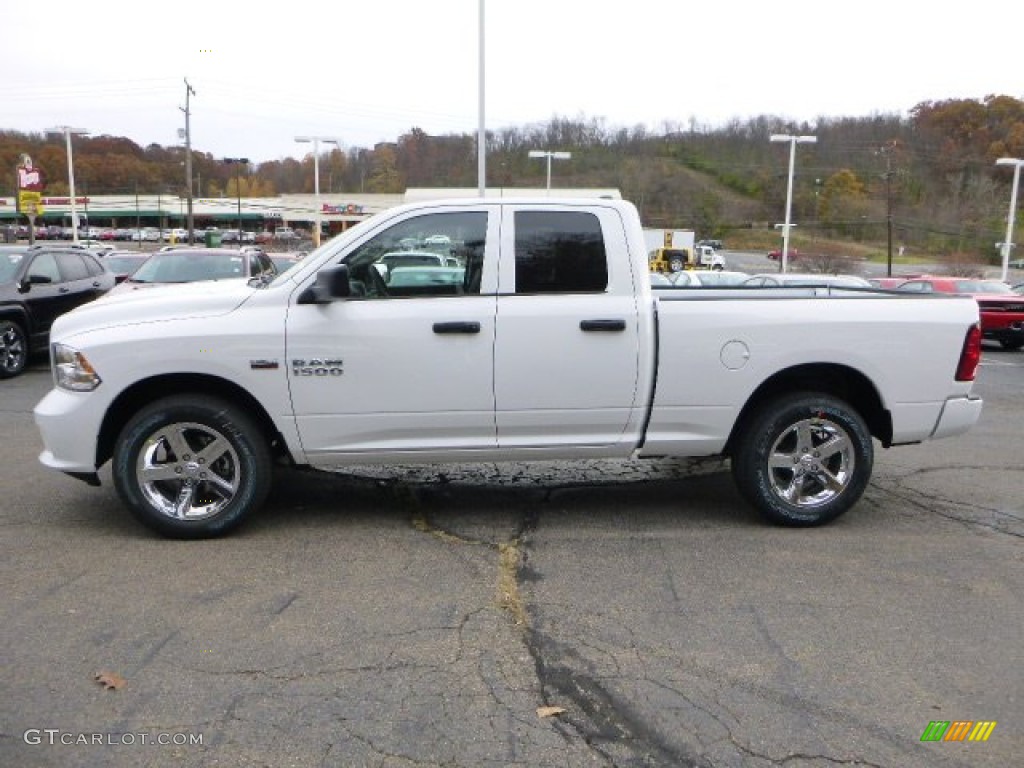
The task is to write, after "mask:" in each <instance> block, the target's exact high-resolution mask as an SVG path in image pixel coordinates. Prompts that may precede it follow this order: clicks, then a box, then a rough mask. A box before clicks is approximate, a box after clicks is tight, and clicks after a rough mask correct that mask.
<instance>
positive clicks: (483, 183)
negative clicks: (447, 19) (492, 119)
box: [476, 0, 487, 197]
mask: <svg viewBox="0 0 1024 768" xmlns="http://www.w3.org/2000/svg"><path fill="white" fill-rule="evenodd" d="M479 15H480V33H479V39H480V42H479V47H480V74H479V78H480V83H479V88H480V105H479V112H480V115H479V118H480V124H479V126H478V127H477V132H476V185H477V193H478V194H479V195H480V197H483V196H484V195H486V194H487V123H486V121H485V120H484V0H480V14H479Z"/></svg>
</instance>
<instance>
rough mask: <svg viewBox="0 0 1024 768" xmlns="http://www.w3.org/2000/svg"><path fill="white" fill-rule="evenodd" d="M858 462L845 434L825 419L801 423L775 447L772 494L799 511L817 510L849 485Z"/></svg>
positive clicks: (770, 475) (771, 456) (786, 432)
mask: <svg viewBox="0 0 1024 768" xmlns="http://www.w3.org/2000/svg"><path fill="white" fill-rule="evenodd" d="M855 467H856V458H855V452H854V447H853V443H852V441H851V440H850V436H849V435H848V434H847V433H846V431H845V430H844V429H843V428H842V427H840V426H839V425H838V424H836V423H835V422H833V421H829V420H828V419H823V418H809V419H802V420H800V421H798V422H796V423H795V424H793V425H792V426H790V427H789V428H788V429H786V430H784V431H783V432H782V433H781V434H780V435H779V438H778V439H777V440H776V441H775V443H774V444H773V445H772V448H771V452H770V454H769V458H768V478H769V483H770V484H771V490H772V492H773V493H774V494H775V495H777V496H778V497H779V498H780V499H782V500H784V501H786V502H788V503H789V504H793V505H795V506H798V507H815V506H818V505H820V504H827V503H828V502H830V501H832V500H833V499H835V498H836V497H837V496H839V495H840V494H841V493H842V492H843V491H844V490H846V487H847V486H848V485H849V484H850V482H851V480H852V478H853V475H854V469H855Z"/></svg>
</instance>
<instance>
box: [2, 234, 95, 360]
mask: <svg viewBox="0 0 1024 768" xmlns="http://www.w3.org/2000/svg"><path fill="white" fill-rule="evenodd" d="M113 287H114V275H113V273H112V272H111V271H110V270H108V269H107V268H106V267H104V266H103V264H102V263H101V262H100V260H99V259H97V258H96V257H95V256H94V255H93V254H91V253H89V252H88V251H86V250H76V249H73V248H61V247H59V246H41V247H40V246H36V247H32V248H28V249H25V250H15V249H11V250H2V249H0V379H7V378H10V377H11V376H17V375H18V374H19V373H21V372H22V371H23V370H24V369H25V364H26V363H27V362H28V357H29V355H30V354H31V353H33V352H37V351H42V350H45V349H46V347H47V345H48V344H49V339H50V326H51V325H53V321H54V320H55V319H56V318H57V317H58V316H59V315H62V314H64V313H65V312H69V311H71V310H72V309H74V308H75V307H77V306H79V305H80V304H85V303H86V302H87V301H92V300H93V299H95V298H97V297H99V296H102V295H103V294H104V293H106V292H107V291H109V290H110V289H111V288H113Z"/></svg>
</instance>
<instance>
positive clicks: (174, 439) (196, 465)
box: [135, 422, 241, 520]
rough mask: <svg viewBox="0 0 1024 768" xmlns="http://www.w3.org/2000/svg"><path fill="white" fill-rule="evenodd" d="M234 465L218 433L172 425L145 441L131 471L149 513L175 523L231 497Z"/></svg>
mask: <svg viewBox="0 0 1024 768" xmlns="http://www.w3.org/2000/svg"><path fill="white" fill-rule="evenodd" d="M240 466H241V464H240V462H239V459H238V454H237V453H236V452H235V449H234V448H233V447H232V446H231V443H230V442H229V441H228V440H227V439H226V438H225V437H224V435H222V434H221V433H220V432H218V431H217V430H215V429H213V428H212V427H210V426H209V425H206V424H197V423H194V422H177V423H172V424H168V425H166V426H164V427H161V428H160V429H159V430H158V431H156V432H154V433H153V434H152V435H150V436H149V437H148V438H147V439H146V441H145V443H144V445H143V446H142V450H141V451H140V452H139V455H138V461H137V462H136V465H135V473H136V478H137V480H138V483H139V488H140V489H141V490H142V494H143V496H145V498H146V501H147V502H148V503H149V504H150V505H152V507H153V509H155V510H157V511H158V512H160V513H161V514H163V515H166V516H167V517H170V518H174V519H176V520H202V519H204V518H208V517H212V516H214V515H216V514H217V513H218V512H220V511H221V510H223V509H224V507H226V506H227V505H228V504H230V503H231V500H232V499H234V498H235V494H237V493H238V490H239V486H240V483H241V477H240Z"/></svg>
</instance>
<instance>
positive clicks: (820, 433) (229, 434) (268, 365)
mask: <svg viewBox="0 0 1024 768" xmlns="http://www.w3.org/2000/svg"><path fill="white" fill-rule="evenodd" d="M410 239H413V240H415V241H417V242H428V241H429V242H440V243H444V246H443V250H444V251H445V255H447V256H450V257H452V259H453V260H454V264H447V265H441V266H438V265H431V266H426V265H419V266H417V265H413V266H408V265H406V266H393V267H390V268H389V267H386V266H385V265H386V264H387V262H388V259H387V256H388V254H392V253H396V252H401V251H403V250H407V249H406V247H405V246H403V245H402V243H403V242H404V243H408V242H410ZM980 338H981V336H980V331H979V328H978V305H977V303H976V302H975V301H974V300H973V299H960V298H955V297H948V296H900V295H893V294H886V293H875V292H871V291H857V290H838V291H837V290H836V289H828V288H820V289H819V288H814V287H810V288H767V289H736V288H732V289H728V288H722V289H718V288H702V289H694V290H681V291H673V292H672V293H671V295H664V296H662V295H655V294H654V293H653V292H652V289H651V285H650V278H649V275H648V271H647V253H646V249H645V245H644V239H643V232H642V229H641V225H640V220H639V218H638V216H637V212H636V209H635V208H634V207H633V206H632V205H631V204H630V203H628V202H623V201H612V200H559V201H557V202H555V201H552V200H551V199H550V198H543V199H539V200H538V199H523V200H515V199H508V198H504V199H482V200H461V201H445V202H431V203H423V204H414V205H408V206H403V207H398V208H394V209H391V210H388V211H386V212H384V213H382V214H379V215H378V216H376V217H374V218H371V219H369V220H367V221H365V222H363V223H361V224H359V225H358V226H356V227H354V228H352V229H350V230H349V231H347V232H346V233H344V234H343V235H341V236H339V237H337V238H335V239H334V240H332V241H330V242H328V243H327V244H325V245H324V246H323V247H321V248H319V249H318V250H316V251H314V252H313V253H312V254H311V255H309V256H308V257H306V258H305V259H304V260H303V261H302V262H300V263H299V264H298V265H296V266H295V267H293V268H292V269H290V270H289V271H287V272H285V273H284V274H282V275H280V276H278V277H277V278H275V279H273V281H272V282H270V283H268V284H267V283H263V282H258V281H253V282H250V283H249V284H245V283H242V284H238V283H237V282H235V283H234V284H227V283H222V284H221V283H212V282H208V283H194V284H190V285H180V286H173V287H168V288H157V289H154V290H152V291H140V292H137V293H135V294H130V295H126V296H121V297H109V298H102V299H99V300H97V301H95V302H93V303H91V304H89V305H86V306H85V307H83V308H80V309H77V310H75V311H73V312H71V313H69V314H67V315H65V316H63V317H61V318H60V319H58V320H57V322H56V323H55V324H54V326H53V329H52V331H51V357H52V364H53V375H54V382H55V386H54V388H53V389H52V390H51V391H50V392H49V393H48V394H47V395H46V396H45V397H44V398H43V399H42V400H41V401H40V402H39V403H38V405H37V406H36V408H35V419H36V423H37V425H38V427H39V430H40V432H41V434H42V438H43V442H44V448H45V450H44V451H43V452H42V454H41V456H40V460H41V461H42V463H43V464H45V465H46V466H48V467H52V468H54V469H57V470H61V471H63V472H66V473H68V474H70V475H72V476H75V477H78V478H80V479H83V480H86V481H87V482H89V483H91V484H98V483H99V475H98V470H99V468H100V467H102V466H103V465H104V464H105V463H106V462H108V461H111V462H112V467H111V472H112V476H113V481H114V484H115V487H116V489H117V491H118V493H119V495H120V497H121V498H122V500H123V501H124V502H125V504H126V505H127V506H128V507H129V508H130V509H131V511H132V512H133V513H134V514H135V516H136V517H137V518H138V519H139V520H140V521H141V522H142V523H144V524H146V525H148V526H150V527H151V528H153V529H155V530H157V531H159V532H161V533H163V534H165V535H168V536H173V537H181V538H199V537H206V536H214V535H217V534H221V533H224V532H226V531H228V530H229V529H231V528H233V527H234V526H236V525H237V524H238V523H240V522H241V521H242V520H243V518H245V516H246V515H247V514H248V513H249V512H251V511H252V510H253V509H254V508H255V507H257V506H258V505H259V504H261V502H262V501H263V500H264V497H265V495H266V493H267V491H268V489H269V486H270V483H271V478H272V475H273V466H274V464H275V462H278V461H283V462H290V463H292V464H295V465H300V466H307V467H313V468H317V467H320V468H325V467H336V466H338V465H344V464H366V463H402V464H407V463H410V462H429V463H438V462H472V461H498V460H516V461H522V460H533V459H540V460H543V459H571V458H614V457H621V458H628V457H666V456H679V457H690V456H704V455H716V454H724V455H727V456H729V457H730V458H731V467H732V472H733V474H734V476H735V481H736V483H737V486H738V488H739V490H740V491H741V493H742V495H743V496H744V497H745V498H746V499H747V500H748V501H749V502H751V503H752V504H753V505H754V506H756V507H757V508H758V509H760V510H761V512H762V513H763V514H764V515H765V516H766V517H767V518H768V519H769V520H771V521H774V522H777V523H783V524H790V525H816V524H821V523H824V522H827V521H829V520H832V519H834V518H835V517H837V516H838V515H840V514H842V513H843V512H845V511H846V510H847V509H848V508H850V507H851V506H852V505H853V504H854V503H855V502H856V501H857V500H858V498H859V497H860V496H861V494H862V493H863V491H864V489H865V486H866V485H867V483H868V480H869V477H870V475H871V470H872V461H873V439H874V440H877V441H878V442H879V443H880V444H881V445H883V446H886V447H888V446H891V445H897V444H901V443H915V442H919V441H923V440H928V439H933V438H940V437H947V436H950V435H956V434H958V433H962V432H964V431H966V430H968V429H969V428H970V427H971V426H972V425H973V424H974V423H975V422H976V421H977V419H978V418H979V415H980V412H981V407H982V403H981V400H980V399H978V398H977V397H974V396H972V394H971V386H972V381H973V379H974V375H975V370H976V367H977V364H978V361H979V357H980Z"/></svg>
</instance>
